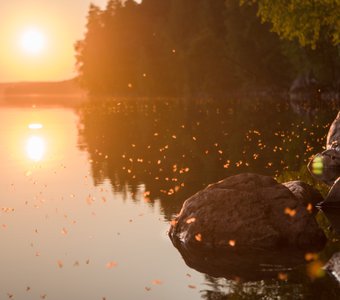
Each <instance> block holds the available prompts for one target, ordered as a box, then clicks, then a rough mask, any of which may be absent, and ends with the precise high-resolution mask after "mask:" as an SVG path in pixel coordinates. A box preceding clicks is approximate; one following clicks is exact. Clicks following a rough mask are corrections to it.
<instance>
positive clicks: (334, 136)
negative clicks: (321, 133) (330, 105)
mask: <svg viewBox="0 0 340 300" xmlns="http://www.w3.org/2000/svg"><path fill="white" fill-rule="evenodd" d="M326 148H327V149H331V148H333V149H336V150H338V152H340V111H339V112H338V115H337V116H336V118H335V120H334V121H333V123H332V125H331V127H330V128H329V131H328V134H327V142H326Z"/></svg>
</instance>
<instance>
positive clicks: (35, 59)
mask: <svg viewBox="0 0 340 300" xmlns="http://www.w3.org/2000/svg"><path fill="white" fill-rule="evenodd" d="M91 2H92V3H94V4H96V5H98V6H100V7H102V8H103V7H105V5H106V3H107V0H94V1H91V0H85V1H84V0H74V1H66V0H59V1H44V0H37V1H33V0H27V1H25V2H24V3H23V1H19V0H12V1H4V0H0V45H1V47H0V82H22V81H61V80H67V79H70V78H73V77H74V76H75V75H76V69H75V52H74V44H75V42H76V41H77V40H79V39H82V38H83V36H84V33H85V25H86V21H87V20H86V16H87V12H88V8H89V5H90V3H91Z"/></svg>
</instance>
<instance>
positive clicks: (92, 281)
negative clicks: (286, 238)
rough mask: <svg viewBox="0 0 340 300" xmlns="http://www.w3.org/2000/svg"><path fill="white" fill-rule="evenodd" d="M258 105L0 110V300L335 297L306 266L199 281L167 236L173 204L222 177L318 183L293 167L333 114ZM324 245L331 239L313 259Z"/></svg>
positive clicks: (332, 287) (318, 144) (334, 289)
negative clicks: (240, 175) (262, 176)
mask: <svg viewBox="0 0 340 300" xmlns="http://www.w3.org/2000/svg"><path fill="white" fill-rule="evenodd" d="M266 101H268V102H263V101H261V102H257V101H251V102H249V103H247V105H242V103H239V102H237V101H229V102H227V103H225V104H221V103H213V102H208V103H207V102H205V103H198V102H197V103H196V102H195V103H190V104H188V103H186V102H183V101H160V100H157V101H156V100H155V101H151V100H148V101H146V100H140V101H128V102H124V101H110V102H100V103H99V102H95V103H93V104H87V105H84V106H83V107H81V108H79V109H69V108H55V107H54V108H53V107H50V108H49V107H32V108H30V107H8V106H6V107H5V106H3V107H1V108H0V118H1V120H2V128H1V130H0V140H1V144H2V147H1V148H0V160H1V169H2V171H1V175H0V176H1V190H0V196H1V197H0V199H1V200H0V201H1V221H0V243H1V245H2V247H1V252H2V255H1V256H0V265H1V273H2V274H1V275H2V276H1V278H2V280H1V283H0V298H1V299H2V298H4V299H5V298H6V297H9V298H14V299H39V298H42V299H45V298H46V299H56V300H57V299H58V300H59V299H89V300H90V299H91V300H92V299H107V300H108V299H188V300H190V299H227V297H228V295H229V296H231V295H234V296H235V297H236V298H237V299H256V298H258V299H262V298H265V297H267V299H279V298H280V299H304V298H305V297H314V298H315V299H322V297H328V299H330V298H332V297H333V296H334V297H335V295H336V294H337V293H339V292H340V290H339V289H338V286H337V283H336V282H335V280H334V279H333V278H332V277H331V276H329V275H328V274H326V273H322V274H321V275H320V276H316V275H315V274H314V273H313V272H312V273H311V272H309V271H308V270H309V269H310V268H309V267H308V266H307V265H305V264H303V265H300V266H296V267H293V268H290V269H285V268H282V269H278V270H277V274H275V276H269V277H268V274H267V273H266V272H265V270H264V271H263V273H261V272H260V273H259V274H256V276H253V277H252V278H251V280H249V279H247V278H236V277H235V276H234V274H233V273H232V272H230V274H229V273H228V270H227V271H226V272H225V274H226V275H225V276H224V277H225V278H216V277H213V276H210V275H211V274H210V275H209V272H206V273H208V274H206V273H204V270H200V271H201V272H202V273H201V272H199V271H196V270H195V266H191V267H192V268H190V267H189V266H187V265H186V263H185V261H184V260H183V259H182V257H181V255H180V253H179V252H178V251H177V250H176V248H174V247H173V245H172V244H171V241H170V240H169V238H168V236H167V230H168V228H169V222H170V221H171V219H172V217H173V216H174V215H175V214H176V213H178V211H179V210H180V208H181V206H182V203H183V202H184V200H185V199H186V198H187V197H188V196H190V195H191V194H192V193H194V192H196V191H198V190H199V189H201V188H203V187H204V186H206V185H207V184H209V183H211V182H214V181H217V180H219V179H222V178H224V177H226V176H230V175H233V174H237V173H240V172H257V173H261V174H266V175H270V176H275V177H276V178H278V180H281V181H284V180H290V179H297V178H303V179H304V180H306V181H308V182H310V183H313V184H315V185H316V186H318V187H322V186H321V185H318V184H317V183H316V182H314V181H313V179H312V178H311V177H310V176H309V174H308V172H307V170H306V167H305V166H306V163H307V162H308V160H309V158H310V157H311V155H313V154H314V153H317V152H319V151H321V150H322V147H323V146H324V144H325V134H326V133H327V130H328V126H329V124H330V122H331V121H332V120H333V118H334V116H335V115H336V110H335V109H333V108H327V109H326V108H324V109H320V108H319V109H318V110H314V111H313V112H310V111H309V112H308V113H307V112H306V113H301V114H296V113H294V111H293V110H292V109H291V107H290V106H289V104H288V103H286V102H279V101H273V100H270V101H269V100H266ZM269 107H270V109H268V108H269ZM322 188H323V189H326V187H324V186H323V187H322ZM319 218H320V219H321V221H322V222H324V223H327V222H328V221H327V220H326V219H325V217H324V216H323V215H321V216H320V217H319ZM329 234H332V233H329ZM334 239H335V238H334ZM337 247H338V246H337V243H336V242H333V243H332V242H330V243H329V245H328V246H327V249H326V251H324V252H323V253H322V254H320V256H319V257H320V259H318V260H317V262H314V263H323V262H325V261H327V259H328V258H329V256H330V255H331V253H334V252H335V251H336V249H338V248H337ZM325 252H327V253H325ZM241 263H242V261H241ZM240 267H243V266H240ZM276 267H277V266H276ZM308 268H309V269H308ZM306 270H307V271H306ZM250 272H251V271H250ZM334 299H336V298H334Z"/></svg>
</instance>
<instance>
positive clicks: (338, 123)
mask: <svg viewBox="0 0 340 300" xmlns="http://www.w3.org/2000/svg"><path fill="white" fill-rule="evenodd" d="M308 169H309V171H310V173H311V174H312V175H313V177H314V178H316V179H318V180H320V181H323V182H324V183H326V184H328V185H332V188H331V190H330V192H329V193H328V195H327V197H326V199H325V201H323V202H322V203H321V206H322V207H327V206H329V207H340V180H339V177H340V111H339V112H338V115H337V116H336V118H335V120H334V121H333V123H332V125H331V127H330V128H329V131H328V135H327V142H326V150H325V151H323V152H321V153H318V154H316V155H315V156H314V157H313V159H312V160H311V161H310V162H309V164H308Z"/></svg>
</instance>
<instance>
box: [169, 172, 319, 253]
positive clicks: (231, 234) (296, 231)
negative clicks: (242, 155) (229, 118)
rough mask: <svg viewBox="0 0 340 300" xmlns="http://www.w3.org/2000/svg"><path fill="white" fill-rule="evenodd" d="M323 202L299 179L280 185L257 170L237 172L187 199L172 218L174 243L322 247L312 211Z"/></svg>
mask: <svg viewBox="0 0 340 300" xmlns="http://www.w3.org/2000/svg"><path fill="white" fill-rule="evenodd" d="M320 200H322V197H321V195H320V194H319V193H318V192H317V191H315V190H314V189H313V188H312V187H311V186H309V185H307V184H304V183H301V182H289V183H286V184H285V185H284V184H279V183H278V182H276V181H275V180H274V179H273V178H271V177H268V176H262V175H257V174H250V173H245V174H239V175H236V176H231V177H228V178H226V179H224V180H222V181H220V182H218V183H215V184H212V185H210V186H208V187H207V188H206V189H204V190H202V191H200V192H198V193H196V194H195V195H193V196H192V197H190V198H189V199H187V200H186V201H185V202H184V204H183V207H182V210H181V212H180V214H179V216H178V217H177V218H176V219H175V220H174V221H173V222H172V226H171V228H170V232H169V235H170V238H171V239H172V241H173V243H174V244H175V245H176V244H178V243H181V244H183V245H184V246H205V247H212V248H223V247H226V248H230V247H237V248H238V249H249V247H253V248H257V249H279V248H281V247H290V248H310V247H318V246H323V245H324V242H325V236H324V233H323V231H322V230H321V229H320V228H319V227H318V225H317V223H316V221H315V218H314V216H313V214H312V213H311V211H310V207H311V205H309V203H311V204H315V203H318V202H320Z"/></svg>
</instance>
